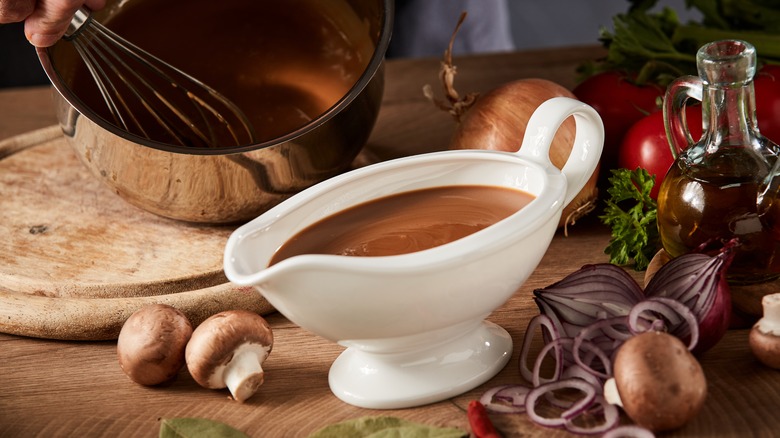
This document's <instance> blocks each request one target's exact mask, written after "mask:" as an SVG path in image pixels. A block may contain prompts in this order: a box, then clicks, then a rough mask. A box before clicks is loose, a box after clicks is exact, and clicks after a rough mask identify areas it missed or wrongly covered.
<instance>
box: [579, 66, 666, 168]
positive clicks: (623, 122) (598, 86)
mask: <svg viewBox="0 0 780 438" xmlns="http://www.w3.org/2000/svg"><path fill="white" fill-rule="evenodd" d="M573 92H574V95H575V96H577V99H579V100H581V101H583V102H585V103H587V104H588V105H590V106H592V107H593V109H595V110H596V111H597V112H598V113H599V115H600V116H601V119H602V121H603V122H604V152H603V154H602V158H601V163H602V164H601V166H602V167H601V168H602V172H603V173H604V174H609V172H608V169H611V168H615V167H616V166H617V161H618V150H619V148H620V143H621V141H622V140H623V136H624V135H625V134H626V131H628V129H629V128H630V127H631V126H632V125H633V124H634V123H636V122H637V121H638V120H639V119H641V118H643V117H644V116H646V115H647V114H649V113H652V112H654V111H656V110H658V103H659V101H658V97H660V96H662V95H663V92H664V90H663V89H662V88H661V87H658V86H656V85H646V86H639V85H636V84H634V83H633V82H631V80H630V79H629V76H627V75H626V74H624V73H621V72H618V71H607V72H602V73H598V74H595V75H593V76H591V77H589V78H588V79H585V80H584V81H583V82H581V83H580V84H579V85H577V87H576V88H574V90H573Z"/></svg>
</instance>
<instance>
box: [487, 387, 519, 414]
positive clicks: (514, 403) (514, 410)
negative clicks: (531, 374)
mask: <svg viewBox="0 0 780 438" xmlns="http://www.w3.org/2000/svg"><path fill="white" fill-rule="evenodd" d="M518 388H524V393H525V394H527V393H528V391H529V390H530V389H529V388H528V387H526V386H522V385H502V386H496V387H494V388H491V389H489V390H487V391H486V392H485V393H484V394H482V397H480V399H479V401H480V402H481V403H482V404H483V405H484V406H485V409H487V410H488V411H490V412H493V413H497V414H519V413H522V412H525V396H523V397H522V398H521V397H519V396H517V398H516V396H515V395H513V394H512V393H510V391H514V392H517V393H518V394H519V393H520V392H521V391H520V390H518ZM501 402H503V403H501Z"/></svg>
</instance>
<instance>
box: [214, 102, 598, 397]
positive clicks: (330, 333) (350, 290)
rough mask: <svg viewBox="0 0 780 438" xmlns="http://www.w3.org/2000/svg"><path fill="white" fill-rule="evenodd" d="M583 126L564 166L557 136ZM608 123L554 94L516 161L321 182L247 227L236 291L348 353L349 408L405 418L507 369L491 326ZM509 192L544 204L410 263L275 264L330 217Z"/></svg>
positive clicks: (370, 171)
mask: <svg viewBox="0 0 780 438" xmlns="http://www.w3.org/2000/svg"><path fill="white" fill-rule="evenodd" d="M570 116H574V118H575V120H576V125H577V133H576V138H575V143H574V146H573V149H572V153H571V154H570V157H569V159H568V161H567V162H566V164H565V165H564V167H563V169H562V170H559V169H557V168H556V167H555V166H553V165H552V163H551V162H550V159H549V149H550V144H551V142H552V138H553V136H554V134H555V132H556V131H557V129H558V127H559V126H560V124H561V123H563V121H564V120H565V119H567V118H568V117H570ZM602 144H603V126H602V123H601V119H600V118H599V116H598V114H597V113H596V112H595V111H594V110H593V109H592V108H590V107H589V106H587V105H585V104H583V103H582V102H579V101H576V100H573V99H569V98H554V99H551V100H549V101H547V102H544V103H543V104H542V105H540V106H539V108H538V109H537V110H536V111H535V112H534V114H533V115H532V117H531V119H530V120H529V123H528V127H527V128H526V135H525V137H524V139H523V145H522V147H521V149H520V151H519V152H516V153H508V152H497V151H486V150H468V151H467V150H458V151H444V152H434V153H428V154H421V155H417V156H411V157H405V158H399V159H395V160H391V161H387V162H383V163H379V164H375V165H372V166H367V167H364V168H361V169H357V170H353V171H351V172H348V173H345V174H342V175H340V176H337V177H334V178H331V179H329V180H327V181H324V182H322V183H319V184H317V185H315V186H313V187H311V188H309V189H307V190H304V191H303V192H301V193H299V194H297V195H295V196H293V197H292V198H290V199H288V200H287V201H285V202H282V203H281V204H279V205H278V206H276V207H274V208H272V209H271V210H269V211H267V212H266V213H264V214H263V215H261V216H259V217H258V218H256V219H255V220H253V221H251V222H249V223H247V224H245V225H244V226H242V227H240V228H238V229H237V230H236V231H235V232H234V233H233V234H232V235H231V236H230V238H229V239H228V242H227V246H226V249H225V273H226V275H227V277H228V279H230V280H231V281H232V282H234V283H236V284H239V285H251V286H254V287H255V288H256V289H257V290H258V292H259V293H260V294H262V295H263V296H264V297H265V298H266V299H267V300H268V302H269V303H271V304H272V305H273V306H274V307H275V308H276V309H277V310H278V311H279V312H280V313H281V314H283V315H284V316H285V317H287V318H288V319H289V320H290V321H292V322H293V323H295V324H297V325H299V326H301V327H302V328H304V329H306V330H308V331H310V332H312V333H314V334H317V335H319V336H321V337H323V338H325V339H328V340H330V341H333V342H336V343H338V344H340V345H343V346H345V347H347V348H346V350H345V351H344V352H343V353H342V354H341V355H340V356H339V357H338V358H337V359H336V361H335V362H334V363H333V365H332V367H331V370H330V373H329V383H330V387H331V390H332V391H333V393H334V394H335V395H336V396H338V397H339V398H341V399H342V400H344V401H345V402H347V403H350V404H353V405H356V406H361V407H367V408H378V409H395V408H406V407H412V406H418V405H422V404H427V403H432V402H436V401H440V400H443V399H446V398H449V397H452V396H455V395H458V394H461V393H464V392H466V391H468V390H471V389H473V388H475V387H476V386H478V385H480V384H482V383H484V382H486V381H487V380H489V379H490V378H491V377H493V376H494V375H495V374H497V373H498V372H499V371H500V370H501V369H502V368H503V367H504V366H505V365H506V363H507V362H508V361H509V359H510V357H511V353H512V345H513V343H512V339H511V337H510V336H509V334H508V333H507V332H506V331H505V330H504V329H503V328H501V327H499V326H497V325H495V324H493V323H491V322H488V321H485V318H486V317H488V316H489V315H490V313H491V312H493V311H494V310H495V309H496V308H498V307H500V306H501V305H502V304H504V303H505V302H506V301H507V300H508V299H509V298H510V297H511V296H512V295H513V294H515V293H516V292H517V291H518V289H519V288H520V286H521V285H522V284H523V283H524V282H525V281H526V279H527V278H528V277H529V276H530V275H531V273H532V272H533V271H534V269H535V268H536V266H537V265H538V263H539V262H540V261H541V259H542V257H543V256H544V254H545V252H546V251H547V248H548V246H549V244H550V241H551V240H552V237H553V236H554V234H555V231H556V229H557V224H558V221H559V219H560V216H561V212H562V211H563V207H564V206H565V205H566V204H567V203H568V202H569V201H571V200H572V199H573V198H574V196H575V195H576V194H577V193H578V192H579V191H580V190H581V188H582V187H583V186H584V184H585V182H586V181H587V180H588V178H589V177H590V176H591V175H592V173H593V172H594V171H595V169H596V167H597V165H598V162H599V158H600V156H601V149H602ZM464 185H471V186H473V185H478V186H498V187H506V188H511V189H515V190H521V191H524V192H526V193H528V194H530V195H532V196H533V200H532V201H530V202H529V203H528V204H527V205H526V206H524V207H523V208H521V209H520V210H518V211H516V212H515V213H512V214H511V215H510V216H508V217H507V218H505V219H503V220H500V221H499V222H496V223H495V224H493V225H490V226H488V227H487V228H484V229H482V230H480V231H477V232H475V233H473V234H470V235H468V236H466V237H463V238H460V239H458V240H454V241H452V242H449V243H446V244H443V245H441V246H437V247H434V248H430V249H425V250H422V251H417V252H411V253H408V254H402V255H392V256H376V257H354V256H340V255H324V254H304V255H297V256H294V257H290V258H287V259H284V260H282V261H281V262H279V263H276V264H273V265H272V266H269V263H270V262H271V260H272V257H273V256H274V254H275V252H276V251H277V249H278V248H279V247H280V246H282V245H283V244H284V243H285V242H286V241H288V240H289V239H290V238H291V237H293V236H294V235H296V234H297V233H298V232H299V231H301V230H303V229H304V228H306V227H308V226H309V225H311V224H314V223H315V222H318V221H319V220H321V219H323V218H325V217H328V216H331V215H332V214H334V213H337V212H340V211H343V210H345V209H348V208H350V207H353V206H355V205H358V204H362V203H365V202H367V201H371V200H375V199H378V198H383V197H386V196H389V195H393V194H398V193H404V192H409V191H414V190H418V189H426V188H432V187H443V186H464Z"/></svg>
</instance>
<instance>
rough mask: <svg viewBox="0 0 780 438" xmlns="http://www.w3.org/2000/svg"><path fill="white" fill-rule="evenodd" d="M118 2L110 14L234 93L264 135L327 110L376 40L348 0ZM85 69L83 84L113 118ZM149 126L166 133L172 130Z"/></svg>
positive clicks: (165, 55) (82, 91)
mask: <svg viewBox="0 0 780 438" xmlns="http://www.w3.org/2000/svg"><path fill="white" fill-rule="evenodd" d="M117 10H118V12H117V13H116V14H115V15H113V16H111V17H110V18H109V19H108V20H107V21H105V23H104V24H106V25H107V26H108V27H110V28H111V29H112V30H114V31H115V32H116V33H118V34H119V35H122V36H123V37H125V38H126V39H128V40H130V41H131V42H133V43H135V44H136V45H138V46H140V47H142V48H144V49H146V50H148V51H149V52H151V53H152V54H154V55H155V56H157V57H159V58H161V59H163V60H165V61H167V62H168V63H170V64H172V65H174V66H176V67H178V68H179V69H182V70H184V71H186V72H188V73H190V74H191V75H193V76H194V77H196V78H198V79H200V80H201V81H203V82H204V83H206V84H208V85H210V86H211V87H213V88H215V89H216V90H217V91H219V92H220V93H222V94H224V95H225V96H226V97H228V99H230V100H232V101H233V102H234V103H235V104H236V105H237V106H238V107H239V108H241V109H242V111H243V112H244V113H245V114H246V115H247V117H248V118H249V119H250V122H251V123H252V125H253V126H254V128H255V131H256V132H257V137H258V142H260V141H267V140H272V139H274V138H278V137H279V136H282V135H285V134H288V133H290V132H293V131H294V130H296V129H298V128H300V127H302V126H304V125H305V124H307V123H308V122H310V121H311V120H313V119H315V118H317V117H318V116H319V115H321V114H323V113H324V112H325V111H327V110H328V109H329V108H330V107H332V106H333V105H334V104H335V103H337V102H338V101H339V100H340V99H341V98H342V97H343V96H344V95H345V94H346V93H347V92H348V91H349V89H350V88H351V87H352V86H353V85H354V84H355V83H356V82H357V80H358V79H359V77H360V76H361V75H362V73H363V71H364V70H365V69H366V67H367V66H368V63H369V61H370V58H371V56H372V55H373V50H374V42H373V40H372V39H371V36H370V35H369V33H368V30H367V28H366V26H365V24H364V23H362V22H360V21H359V18H358V17H357V15H356V14H355V12H354V11H353V10H352V9H351V6H350V5H349V4H347V3H346V2H345V1H344V0H328V1H326V2H323V1H321V0H295V1H273V0H232V1H227V2H220V1H214V0H165V1H150V0H134V1H129V2H127V3H126V4H123V5H122V6H121V7H119V8H118V9H117ZM81 67H83V66H81ZM83 70H84V71H83V72H79V74H78V75H77V82H76V83H75V84H74V88H75V89H76V94H78V95H79V96H85V97H84V100H85V101H86V103H87V105H88V106H90V107H91V108H93V109H95V110H100V111H102V114H101V115H102V116H103V117H104V118H106V119H107V120H113V118H112V116H110V113H108V111H107V109H106V107H105V105H104V104H103V103H102V99H101V98H100V96H99V94H98V93H97V89H96V88H95V86H94V81H93V80H92V79H91V77H90V76H89V75H88V74H87V73H86V69H83ZM120 82H121V81H120ZM150 136H151V137H152V138H155V139H158V140H160V141H165V140H166V136H167V134H165V133H164V132H162V130H160V132H154V133H151V135H150Z"/></svg>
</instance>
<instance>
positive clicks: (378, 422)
mask: <svg viewBox="0 0 780 438" xmlns="http://www.w3.org/2000/svg"><path fill="white" fill-rule="evenodd" d="M466 436H468V433H467V432H465V431H463V430H461V429H458V428H454V427H435V426H428V425H425V424H420V423H415V422H412V421H407V420H403V419H400V418H396V417H387V416H370V417H360V418H356V419H352V420H347V421H343V422H341V423H335V424H331V425H329V426H325V427H324V428H322V429H320V430H318V431H317V432H314V433H313V434H311V435H309V438H463V437H466Z"/></svg>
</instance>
